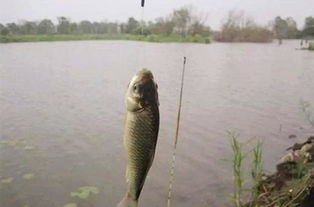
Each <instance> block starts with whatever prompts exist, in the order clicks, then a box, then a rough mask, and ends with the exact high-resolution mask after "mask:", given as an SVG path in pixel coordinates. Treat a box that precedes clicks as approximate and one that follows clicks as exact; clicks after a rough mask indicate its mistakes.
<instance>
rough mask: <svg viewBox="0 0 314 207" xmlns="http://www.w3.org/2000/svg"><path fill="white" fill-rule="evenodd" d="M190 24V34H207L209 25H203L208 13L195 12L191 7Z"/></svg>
mask: <svg viewBox="0 0 314 207" xmlns="http://www.w3.org/2000/svg"><path fill="white" fill-rule="evenodd" d="M191 11H192V12H191V24H190V25H189V29H188V33H189V34H191V35H196V34H198V35H202V36H209V34H210V27H209V26H206V25H205V22H206V20H207V17H208V14H203V13H201V12H196V11H195V9H193V10H192V9H191Z"/></svg>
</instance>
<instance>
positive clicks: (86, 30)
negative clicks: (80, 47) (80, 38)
mask: <svg viewBox="0 0 314 207" xmlns="http://www.w3.org/2000/svg"><path fill="white" fill-rule="evenodd" d="M78 29H79V31H80V32H81V33H83V34H92V33H94V28H93V24H92V23H91V22H90V21H87V20H84V21H81V22H80V24H79V25H78Z"/></svg>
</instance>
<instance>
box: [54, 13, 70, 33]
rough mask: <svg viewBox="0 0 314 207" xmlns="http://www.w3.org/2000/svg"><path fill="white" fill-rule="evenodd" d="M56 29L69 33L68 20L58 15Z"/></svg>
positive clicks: (59, 31)
mask: <svg viewBox="0 0 314 207" xmlns="http://www.w3.org/2000/svg"><path fill="white" fill-rule="evenodd" d="M58 22H59V23H58V26H57V31H58V33H59V34H69V33H70V31H71V30H70V24H71V23H70V20H69V19H67V18H66V17H58Z"/></svg>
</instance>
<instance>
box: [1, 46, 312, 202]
mask: <svg viewBox="0 0 314 207" xmlns="http://www.w3.org/2000/svg"><path fill="white" fill-rule="evenodd" d="M298 46H299V42H298V41H285V42H284V44H283V45H282V46H278V45H277V44H275V43H273V44H252V43H240V44H237V43H234V44H228V43H213V44H209V45H204V44H177V43H170V44H157V43H142V42H132V41H80V42H49V43H13V44H0V81H1V82H0V84H1V85H0V109H1V111H0V112H1V116H0V123H1V125H0V127H1V128H0V130H1V133H0V135H1V136H0V141H1V142H2V144H1V145H0V179H1V180H3V179H7V178H10V177H12V178H13V180H12V181H11V183H0V206H1V207H13V206H14V207H25V206H28V207H43V206H45V207H62V206H63V205H64V204H66V203H70V202H75V203H78V204H79V207H81V206H82V207H92V206H93V207H113V206H115V205H116V203H117V202H118V201H119V200H120V199H121V197H122V196H123V194H124V191H125V179H124V177H125V172H124V171H125V165H126V162H125V154H124V150H123V146H122V135H123V120H124V114H125V108H124V94H125V92H126V87H127V84H128V82H129V80H130V78H131V77H132V75H133V74H134V73H135V72H136V70H137V69H139V68H141V67H147V68H149V69H151V70H152V71H153V73H154V75H155V79H156V81H157V83H158V85H159V95H160V111H161V125H160V136H159V142H158V147H157V151H156V156H155V161H154V164H153V167H152V169H151V170H150V173H149V176H148V178H147V180H146V183H145V187H144V190H143V193H142V196H141V200H140V204H141V205H140V206H149V207H161V206H166V200H167V194H168V181H169V168H170V164H171V156H172V148H173V142H174V134H175V120H176V112H177V105H178V98H179V86H180V79H181V78H180V75H181V70H182V61H183V56H186V57H187V66H186V78H185V88H184V97H183V106H182V116H181V118H182V120H181V124H182V125H181V131H180V137H179V143H178V153H177V165H176V177H175V184H174V192H173V206H180V207H191V206H195V207H205V206H212V207H215V206H216V207H221V206H226V204H227V203H228V202H230V193H231V192H232V176H231V175H232V173H231V168H230V165H231V164H230V163H228V162H227V161H226V159H230V158H231V157H230V156H231V152H230V147H229V141H228V138H227V136H226V130H228V129H236V130H238V131H239V132H240V134H241V140H243V141H247V140H249V139H251V138H252V137H254V136H258V137H259V138H260V139H262V140H263V141H264V157H265V165H266V168H267V170H269V171H271V170H273V169H274V165H275V163H276V162H277V160H278V159H279V158H280V156H281V155H282V153H283V152H284V149H285V148H286V147H288V146H289V145H291V144H292V143H294V142H296V141H299V140H300V141H301V140H302V139H304V138H305V137H306V136H308V135H310V134H311V133H312V134H313V133H314V130H313V128H311V126H310V125H309V124H308V123H307V122H306V120H305V119H304V116H303V114H302V113H301V112H300V107H299V103H300V100H302V99H303V100H306V101H309V102H310V103H312V104H313V105H314V96H313V94H314V93H313V91H314V81H313V80H314V67H313V66H314V53H313V52H309V51H301V50H296V49H295V48H297V47H298ZM290 134H295V135H297V137H298V138H297V139H293V140H291V139H288V136H289V135H290ZM8 140H10V141H8ZM27 173H31V174H33V175H34V176H33V178H32V179H25V178H23V175H25V174H27ZM81 186H96V187H98V188H99V190H100V192H99V194H97V195H91V196H90V198H88V200H87V201H80V199H78V198H71V196H70V192H73V191H75V190H76V189H77V188H79V187H81Z"/></svg>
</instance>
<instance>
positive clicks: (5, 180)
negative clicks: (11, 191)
mask: <svg viewBox="0 0 314 207" xmlns="http://www.w3.org/2000/svg"><path fill="white" fill-rule="evenodd" d="M13 180H14V178H12V177H9V178H5V179H2V180H1V183H3V184H10V183H12V182H13Z"/></svg>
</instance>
